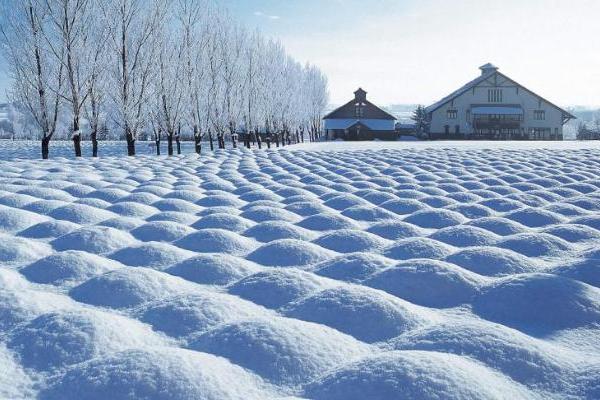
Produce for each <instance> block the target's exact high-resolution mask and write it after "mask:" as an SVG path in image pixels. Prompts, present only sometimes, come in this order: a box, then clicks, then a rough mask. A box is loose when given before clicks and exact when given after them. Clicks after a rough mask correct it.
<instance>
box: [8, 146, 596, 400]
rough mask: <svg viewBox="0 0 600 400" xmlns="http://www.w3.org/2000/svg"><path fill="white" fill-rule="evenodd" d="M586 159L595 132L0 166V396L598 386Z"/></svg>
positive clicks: (503, 393)
mask: <svg viewBox="0 0 600 400" xmlns="http://www.w3.org/2000/svg"><path fill="white" fill-rule="evenodd" d="M11 146H13V147H11ZM65 148H67V147H65ZM35 150H36V152H35V153H31V154H34V155H35V157H37V148H36V149H35ZM320 150H326V151H320ZM0 151H2V153H1V154H2V156H3V157H6V156H7V154H11V155H14V154H20V156H21V157H26V150H25V147H24V145H23V147H22V148H20V149H18V150H15V148H14V145H11V144H10V143H9V142H3V143H2V145H1V146H0ZM66 155H68V154H66ZM599 171H600V147H599V146H598V145H597V144H595V143H585V144H581V143H563V144H558V143H540V144H533V143H523V142H519V143H493V144H492V143H476V144H473V143H466V142H465V143H449V142H440V143H430V144H422V143H416V144H410V143H407V144H405V143H393V144H389V143H388V144H386V143H371V144H340V143H335V144H330V143H327V144H318V145H308V144H306V145H298V146H294V147H290V148H287V149H286V150H280V151H271V152H267V151H247V150H237V151H232V150H227V151H221V152H217V153H214V154H213V155H212V156H205V157H203V158H202V159H200V160H198V159H197V158H196V156H195V155H191V154H190V155H185V156H181V157H175V158H171V159H168V158H166V157H160V158H159V157H155V156H139V157H136V158H126V157H106V158H101V159H98V160H92V159H90V158H84V159H81V160H74V159H72V158H58V159H54V160H50V161H47V162H42V161H40V160H26V159H23V160H15V161H0V183H1V186H0V231H1V233H0V236H1V238H2V240H0V262H1V263H2V264H1V266H0V370H1V371H3V373H2V374H0V398H7V399H19V398H35V397H37V398H40V399H57V400H58V399H61V400H69V399H73V400H74V399H83V398H85V399H107V398H108V399H111V400H119V399H215V400H216V399H283V398H286V399H292V398H305V399H315V400H320V399H334V400H335V399H340V400H341V399H344V400H352V399H357V400H358V399H361V400H362V399H386V400H387V399H407V398H414V399H475V398H483V399H490V398H498V399H525V398H532V399H537V398H540V399H541V398H544V399H547V398H556V399H565V398H582V399H583V398H587V399H594V398H596V399H597V398H600V175H599V174H600V172H599Z"/></svg>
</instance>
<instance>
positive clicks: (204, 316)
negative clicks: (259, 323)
mask: <svg viewBox="0 0 600 400" xmlns="http://www.w3.org/2000/svg"><path fill="white" fill-rule="evenodd" d="M137 314H139V315H140V319H141V321H143V322H146V323H148V324H150V325H152V327H153V328H154V329H155V330H157V331H160V332H164V333H166V334H167V335H170V336H173V337H177V338H181V337H185V336H188V335H190V334H192V333H198V332H203V331H206V330H208V329H211V328H213V327H215V326H217V325H219V324H222V323H226V322H231V321H235V320H241V319H248V318H252V317H260V316H265V317H267V316H268V315H269V312H267V311H266V310H265V309H264V308H262V307H259V306H257V305H256V304H254V303H251V302H249V301H244V300H240V299H239V298H236V297H234V296H231V295H227V294H221V293H216V292H212V291H211V292H208V291H207V292H206V293H195V294H190V295H184V296H180V295H177V296H175V297H172V298H167V299H164V300H158V301H156V302H152V303H149V304H147V305H145V306H143V308H142V309H141V310H140V311H138V312H137Z"/></svg>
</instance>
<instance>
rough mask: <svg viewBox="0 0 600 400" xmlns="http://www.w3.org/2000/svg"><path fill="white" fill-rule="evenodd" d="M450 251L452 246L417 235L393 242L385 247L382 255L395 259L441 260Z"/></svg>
mask: <svg viewBox="0 0 600 400" xmlns="http://www.w3.org/2000/svg"><path fill="white" fill-rule="evenodd" d="M450 253H452V247H450V246H448V245H446V244H444V243H442V242H438V241H437V240H432V239H429V238H422V237H417V238H413V239H404V240H399V241H397V242H395V243H394V244H393V245H391V246H390V247H388V248H387V249H385V252H384V255H385V256H386V257H389V258H393V259H395V260H409V259H413V258H429V259H433V260H441V259H442V258H445V257H446V256H448V255H449V254H450Z"/></svg>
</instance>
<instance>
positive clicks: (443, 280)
mask: <svg viewBox="0 0 600 400" xmlns="http://www.w3.org/2000/svg"><path fill="white" fill-rule="evenodd" d="M364 284H365V285H367V286H370V287H373V288H376V289H381V290H384V291H386V292H388V293H390V294H392V295H394V296H397V297H400V298H402V299H404V300H408V301H410V302H411V303H415V304H419V305H422V306H427V307H441V308H447V307H455V306H458V305H461V304H465V303H469V302H470V301H472V300H473V298H474V297H475V295H476V294H477V292H478V290H479V287H480V286H481V285H482V284H483V280H482V278H481V277H479V275H476V274H474V273H472V272H470V271H467V270H465V269H462V268H459V267H457V266H455V265H453V264H448V263H444V262H441V261H434V260H411V261H405V262H403V263H400V264H398V265H396V266H394V267H391V268H388V269H384V270H383V271H380V272H378V273H376V274H375V275H373V276H372V277H370V278H369V279H367V280H366V281H365V282H364Z"/></svg>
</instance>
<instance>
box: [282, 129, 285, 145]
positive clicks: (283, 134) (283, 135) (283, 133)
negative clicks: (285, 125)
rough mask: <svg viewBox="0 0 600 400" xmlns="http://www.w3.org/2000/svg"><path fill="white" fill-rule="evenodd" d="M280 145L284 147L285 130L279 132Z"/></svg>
mask: <svg viewBox="0 0 600 400" xmlns="http://www.w3.org/2000/svg"><path fill="white" fill-rule="evenodd" d="M281 147H285V132H281Z"/></svg>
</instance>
